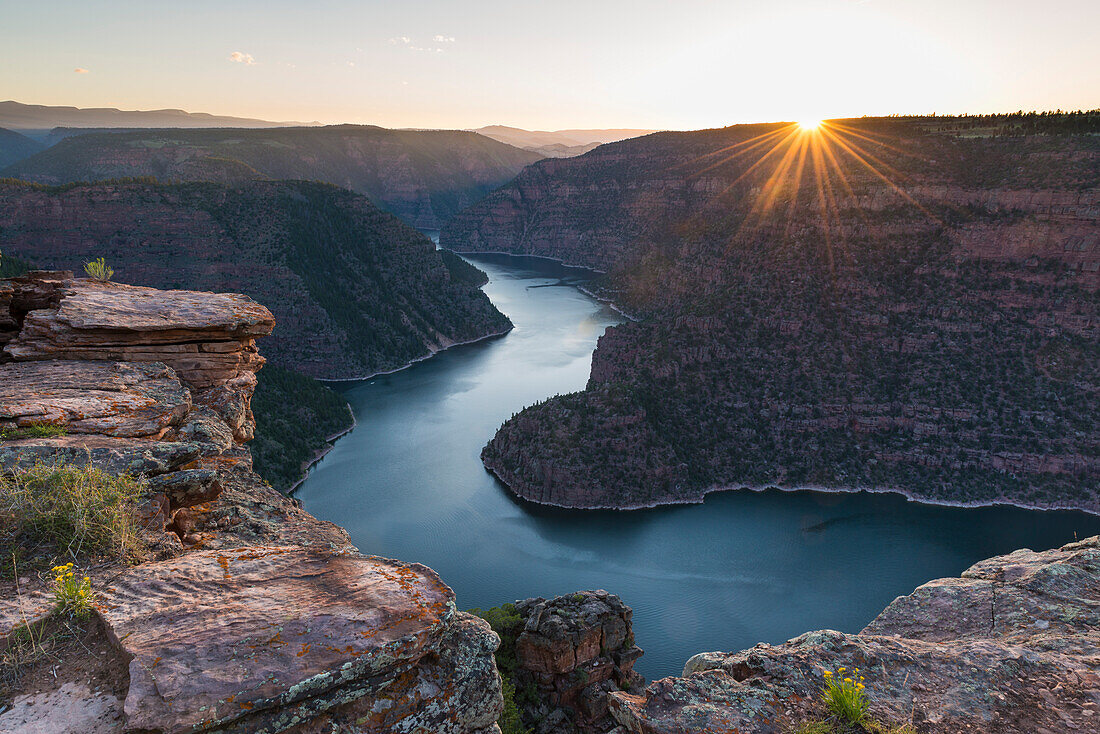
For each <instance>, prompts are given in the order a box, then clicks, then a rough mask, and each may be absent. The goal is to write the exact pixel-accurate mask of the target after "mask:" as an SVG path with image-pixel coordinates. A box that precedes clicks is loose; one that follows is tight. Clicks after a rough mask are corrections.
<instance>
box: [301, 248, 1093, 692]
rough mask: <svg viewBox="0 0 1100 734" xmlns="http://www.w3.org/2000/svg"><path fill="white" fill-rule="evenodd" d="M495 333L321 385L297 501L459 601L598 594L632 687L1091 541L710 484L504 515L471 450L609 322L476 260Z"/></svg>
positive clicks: (550, 277)
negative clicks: (652, 496)
mask: <svg viewBox="0 0 1100 734" xmlns="http://www.w3.org/2000/svg"><path fill="white" fill-rule="evenodd" d="M470 260H471V261H472V262H473V263H474V264H475V265H477V266H478V267H480V268H481V269H482V270H485V271H486V272H487V273H489V276H490V279H491V280H490V282H489V284H488V285H487V286H485V291H486V293H488V294H489V297H490V298H491V299H492V301H493V303H495V304H496V305H497V307H498V308H499V309H500V310H501V311H503V312H504V313H506V314H507V315H508V316H509V317H511V319H512V321H513V323H514V324H515V327H516V328H515V329H514V330H513V331H512V332H511V333H509V334H508V335H506V336H503V337H499V338H496V339H492V340H489V341H485V342H480V343H477V344H471V345H466V346H461V347H456V348H454V349H450V350H447V351H446V352H443V353H442V354H439V355H437V356H436V357H434V358H432V359H430V360H427V361H424V362H420V363H417V364H415V365H413V366H412V367H410V368H409V369H406V370H402V371H400V372H397V373H394V374H391V375H387V376H382V377H377V378H374V379H371V380H365V381H360V382H355V383H337V384H336V387H337V388H338V389H340V390H341V391H342V392H343V394H344V395H345V396H346V398H347V399H348V401H349V402H350V403H351V405H352V408H353V410H354V411H355V414H356V416H357V418H358V421H359V425H358V427H357V428H356V429H355V430H354V431H352V432H351V433H350V434H348V435H347V436H345V437H344V438H342V439H340V440H339V442H337V444H336V447H335V448H334V449H333V450H332V451H331V452H330V453H329V454H328V456H326V457H325V458H324V459H323V460H322V461H321V462H320V463H319V464H318V465H317V466H316V467H315V468H314V470H313V473H312V474H311V475H310V477H309V478H308V479H307V480H306V481H305V483H304V484H303V485H302V486H301V488H300V489H299V491H298V493H297V496H298V497H299V498H300V499H302V501H303V502H304V504H305V507H306V509H307V510H309V511H310V512H311V513H313V514H314V515H316V516H318V517H320V518H323V519H326V520H331V521H333V522H335V523H338V524H340V525H342V526H343V527H345V528H347V530H348V532H349V533H350V534H351V538H352V540H353V541H354V542H355V544H356V545H357V546H358V547H359V548H360V549H361V550H362V551H363V552H364V553H370V554H376V555H382V556H388V557H391V558H399V559H401V560H404V561H418V562H421V563H424V564H426V565H428V566H430V567H431V568H433V569H435V570H436V571H437V572H438V573H439V574H440V576H442V578H443V580H444V581H445V582H446V583H447V584H449V585H450V586H451V587H452V588H453V589H454V590H455V594H456V595H457V599H458V605H459V608H463V609H465V608H469V607H475V606H477V607H489V606H495V605H498V604H501V603H503V602H507V601H513V600H515V599H523V598H526V597H530V596H545V597H550V596H555V595H558V594H564V593H568V592H572V591H576V590H579V589H594V588H603V589H607V590H608V591H611V592H614V593H616V594H619V595H620V596H621V597H622V598H623V600H624V601H625V602H626V603H627V604H629V605H631V606H632V607H633V608H634V630H635V637H636V639H637V641H638V644H639V645H641V646H642V647H643V648H644V649H645V651H646V653H645V656H644V657H642V659H641V660H639V661H638V664H637V666H636V667H637V669H638V670H639V671H640V672H641V673H642V674H643V675H645V676H646V678H648V679H653V678H657V677H662V676H666V675H676V674H679V673H680V671H681V669H682V668H683V665H684V662H685V661H686V660H687V658H688V657H690V656H691V655H693V654H694V653H697V652H703V651H706V650H730V651H732V650H739V649H742V648H745V647H749V646H751V645H754V644H755V643H757V642H760V641H765V642H782V641H784V640H786V639H788V638H790V637H793V636H795V635H798V634H801V633H802V632H805V631H808V630H814V629H822V628H829V629H837V630H842V631H845V632H857V631H859V630H860V629H861V628H862V627H863V626H864V625H865V624H867V622H869V621H870V620H871V619H872V618H873V617H874V616H875V615H876V614H877V613H878V612H879V611H881V610H882V608H883V607H885V606H886V605H887V604H888V603H890V601H891V600H893V599H894V597H896V596H898V595H899V594H906V593H908V592H910V591H911V590H912V589H913V588H914V587H916V586H918V585H919V584H922V583H924V582H925V581H929V580H931V579H934V578H938V577H943V576H955V575H958V574H959V573H960V572H961V571H963V570H964V569H965V568H966V567H967V566H969V565H970V564H972V563H973V562H975V561H977V560H980V559H982V558H988V557H989V556H992V555H996V554H999V553H1006V552H1009V551H1012V550H1014V549H1016V548H1024V547H1027V548H1032V549H1035V550H1040V549H1046V548H1051V547H1055V546H1058V545H1061V544H1063V543H1067V542H1070V541H1072V540H1073V539H1074V536H1075V534H1076V535H1077V536H1078V537H1085V536H1088V535H1095V534H1098V533H1100V517H1096V516H1092V515H1087V514H1085V513H1079V512H1035V511H1027V510H1020V509H1015V508H1010V507H996V508H981V509H958V508H948V507H936V506H930V505H920V504H915V503H911V502H907V501H906V500H905V499H904V498H901V497H898V496H895V495H871V494H865V493H864V494H849V495H842V494H821V493H812V492H792V493H787V492H779V491H770V492H763V493H751V492H725V493H720V494H716V495H711V496H710V497H709V498H708V499H707V501H706V502H705V503H703V504H701V505H692V506H683V507H671V508H661V509H655V510H646V511H640V512H576V511H564V510H554V509H548V508H542V507H538V506H534V505H530V504H526V503H520V502H518V501H516V500H515V499H513V498H512V497H511V495H509V494H508V493H507V491H506V490H505V489H504V488H503V487H502V486H501V485H500V483H499V482H497V481H496V480H495V479H494V478H493V477H492V475H490V474H489V473H488V472H486V471H485V469H484V468H483V467H482V465H481V461H480V459H479V458H478V455H479V453H480V451H481V448H482V446H484V445H485V443H486V441H488V440H489V438H491V437H492V435H493V433H494V432H495V431H496V429H497V428H498V427H499V425H500V424H501V423H502V422H503V421H504V420H506V419H507V418H508V417H509V416H511V415H512V414H513V413H515V412H518V411H519V410H520V409H521V408H522V407H524V406H526V405H530V404H531V403H534V402H537V401H539V400H542V399H544V398H547V397H549V396H551V395H554V394H556V393H561V392H570V391H574V390H579V389H581V388H583V387H584V384H585V382H586V381H587V379H588V371H589V366H590V364H591V355H592V350H593V348H594V347H595V344H596V340H597V339H598V338H599V336H600V334H602V333H603V331H604V329H605V328H606V327H607V326H608V325H610V324H614V323H618V322H619V320H620V319H619V317H618V315H617V314H616V313H615V312H614V311H612V310H611V309H610V308H608V307H607V306H606V305H604V304H601V303H598V302H596V301H595V300H593V299H591V298H589V297H588V296H586V295H584V294H583V293H582V292H581V291H580V290H578V289H577V287H576V285H577V284H579V283H582V282H583V280H584V279H585V277H586V275H585V272H584V271H580V270H574V269H569V268H563V267H562V266H560V265H557V264H555V263H551V262H549V261H545V260H538V259H533V258H511V257H508V256H478V257H471V258H470Z"/></svg>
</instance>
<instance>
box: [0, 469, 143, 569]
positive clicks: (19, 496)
mask: <svg viewBox="0 0 1100 734" xmlns="http://www.w3.org/2000/svg"><path fill="white" fill-rule="evenodd" d="M141 494H142V485H141V482H140V481H138V480H136V479H133V478H131V477H127V476H115V475H112V474H108V473H106V472H104V471H101V470H99V469H95V468H89V467H72V466H64V465H62V466H56V465H49V464H36V465H35V466H34V467H33V468H31V469H28V470H25V471H19V472H16V473H13V474H7V475H0V551H3V557H5V558H11V557H12V556H13V555H16V556H21V557H23V558H32V559H35V560H39V561H41V560H51V561H52V560H54V559H60V558H73V559H75V558H78V557H84V558H96V557H103V556H110V557H113V558H116V559H119V560H124V559H130V558H136V557H138V556H140V554H141V551H142V550H143V547H144V544H143V543H142V541H141V539H140V535H139V533H138V525H137V521H136V518H135V510H136V508H137V505H138V502H139V501H140V497H141Z"/></svg>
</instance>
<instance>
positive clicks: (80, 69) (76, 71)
mask: <svg viewBox="0 0 1100 734" xmlns="http://www.w3.org/2000/svg"><path fill="white" fill-rule="evenodd" d="M73 73H74V74H91V72H90V71H88V70H87V69H85V68H84V67H81V66H78V67H76V68H75V69H73Z"/></svg>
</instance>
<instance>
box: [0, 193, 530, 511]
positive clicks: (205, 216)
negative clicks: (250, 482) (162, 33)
mask: <svg viewBox="0 0 1100 734" xmlns="http://www.w3.org/2000/svg"><path fill="white" fill-rule="evenodd" d="M0 252H3V253H4V258H5V260H8V259H11V258H13V257H17V258H20V259H21V260H24V261H29V262H32V263H34V266H35V267H50V268H58V269H71V270H79V269H80V268H82V267H83V264H84V263H86V262H88V261H90V260H93V259H95V258H97V257H103V258H105V259H106V260H107V262H108V263H109V264H110V265H111V267H113V268H114V269H115V270H116V271H117V273H118V278H119V279H122V280H125V281H126V282H128V283H132V284H135V285H143V286H150V287H157V288H179V287H187V288H192V289H199V290H212V291H242V292H244V293H245V294H247V295H249V296H251V297H253V298H255V299H256V300H258V301H260V302H262V303H265V304H267V305H268V306H269V307H270V308H271V310H272V312H273V314H274V316H275V318H276V319H278V321H279V324H280V328H279V330H278V331H277V332H276V333H275V334H273V335H272V336H271V337H270V338H269V339H268V340H267V346H266V348H265V352H266V353H267V355H268V356H269V357H271V359H272V361H273V364H275V365H276V366H278V367H279V368H281V369H282V368H285V369H287V370H293V372H294V373H297V374H300V375H304V376H305V377H312V378H326V379H350V378H355V377H364V376H367V375H371V374H375V373H379V372H387V371H390V370H395V369H399V368H401V367H403V366H405V365H406V364H408V363H409V362H412V361H415V360H419V359H423V358H425V357H427V356H429V355H431V354H433V353H435V352H437V351H439V350H441V349H445V348H447V347H449V346H452V345H454V344H458V343H464V342H469V341H473V340H477V339H482V338H485V337H487V336H490V335H494V334H499V333H502V332H505V331H507V330H508V329H510V328H511V323H510V322H509V321H508V319H507V318H506V317H505V316H504V315H503V314H501V313H500V312H499V311H498V310H497V309H496V308H495V307H494V306H493V305H492V304H491V303H490V302H489V300H488V298H486V297H485V294H484V293H482V292H481V291H480V290H479V288H478V285H479V284H480V282H481V281H480V280H479V278H480V277H482V276H481V275H480V274H478V273H477V272H472V271H473V269H472V268H470V266H468V265H467V264H466V263H465V262H462V261H461V260H459V259H458V258H455V257H454V256H453V255H449V253H448V254H441V253H439V252H437V251H436V249H435V246H434V245H433V244H432V242H431V240H429V239H428V238H427V237H425V236H424V235H422V234H420V233H419V232H417V231H416V230H414V229H413V228H412V227H409V226H408V225H406V224H404V223H403V222H401V221H400V220H399V219H398V218H397V217H395V216H393V215H392V214H388V213H386V212H384V211H382V210H380V209H378V208H377V207H376V206H374V205H373V204H372V203H371V202H370V201H369V200H368V199H367V198H366V197H363V196H360V195H357V194H354V193H353V192H350V191H347V190H344V189H339V188H336V187H335V186H331V185H328V184H318V183H308V182H301V181H298V182H267V181H242V182H238V183H235V184H215V183H190V184H156V183H151V182H147V181H145V182H142V181H129V182H99V183H90V184H70V185H66V186H63V187H56V188H51V187H46V186H40V185H34V184H27V183H23V182H12V181H8V182H0ZM281 369H280V370H277V371H273V372H272V375H273V376H277V378H278V379H273V380H272V383H271V385H270V386H269V387H267V388H264V389H262V390H261V397H262V401H261V405H262V406H263V407H264V409H265V410H267V416H266V418H267V420H266V422H265V428H262V429H261V440H260V441H259V442H258V444H257V460H258V461H257V464H258V466H259V467H260V468H261V471H262V472H263V474H264V476H265V478H267V479H269V480H270V481H272V482H273V483H275V484H276V485H277V486H279V487H280V488H283V489H286V488H288V487H289V486H290V485H291V484H293V483H294V482H296V481H298V479H299V478H300V474H301V464H302V462H303V461H306V460H308V458H309V457H310V456H311V455H312V454H313V452H314V451H316V450H320V449H321V448H322V447H323V444H324V442H325V439H327V438H328V437H329V436H330V435H332V434H334V433H337V432H339V431H341V430H344V429H345V428H347V427H348V426H350V423H351V421H350V416H349V415H348V413H347V409H346V408H345V407H342V406H333V405H330V403H332V400H330V399H329V398H328V394H327V393H325V392H324V391H323V390H322V389H321V388H320V386H318V385H316V383H312V384H311V383H310V382H309V381H308V380H306V379H305V378H300V379H295V375H294V374H289V373H283V372H282V371H281ZM269 395H270V397H269ZM307 398H308V401H307V400H306V399H307ZM291 424H293V426H294V427H293V429H292V428H291ZM303 429H306V430H303ZM296 444H301V445H296Z"/></svg>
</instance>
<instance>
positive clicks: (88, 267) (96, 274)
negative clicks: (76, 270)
mask: <svg viewBox="0 0 1100 734" xmlns="http://www.w3.org/2000/svg"><path fill="white" fill-rule="evenodd" d="M84 272H85V273H87V274H88V275H90V276H91V277H93V278H95V279H96V280H102V281H104V282H106V281H108V280H110V279H111V276H112V275H114V274H115V271H114V270H113V269H112V268H111V266H110V265H108V264H107V261H106V260H104V259H103V258H101V257H100V258H97V259H95V260H92V261H91V262H87V263H84Z"/></svg>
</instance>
